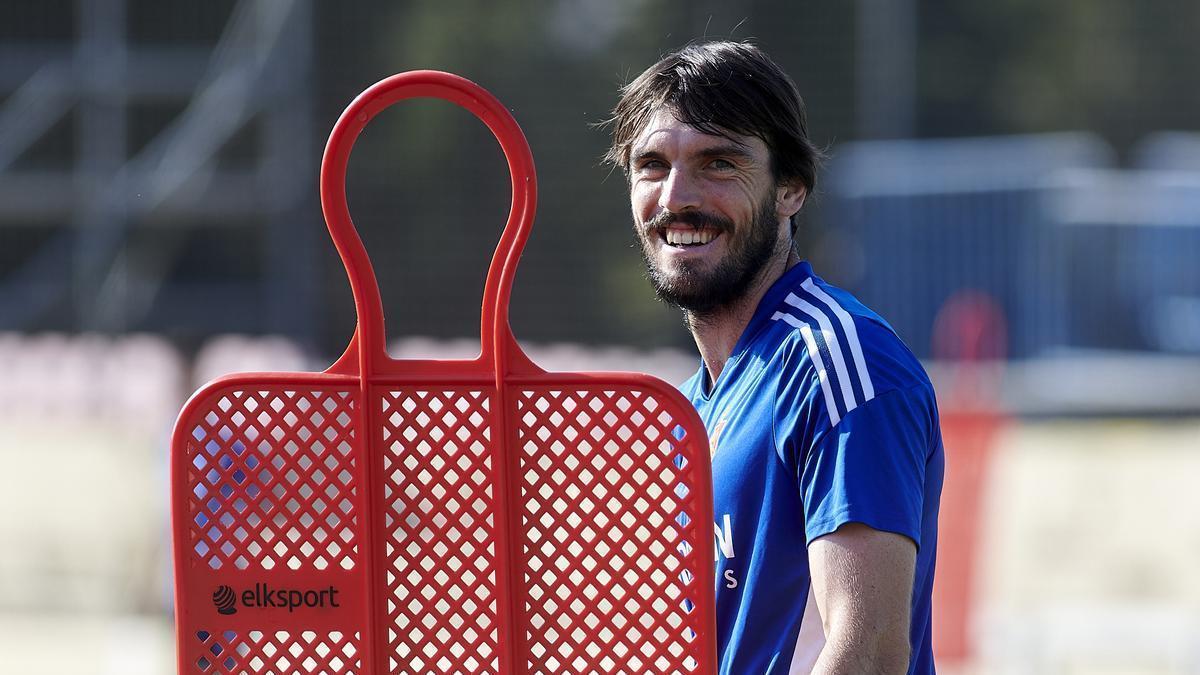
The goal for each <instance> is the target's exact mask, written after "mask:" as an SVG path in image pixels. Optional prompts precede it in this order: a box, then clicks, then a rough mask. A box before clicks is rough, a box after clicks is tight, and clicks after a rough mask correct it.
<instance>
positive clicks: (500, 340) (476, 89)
mask: <svg viewBox="0 0 1200 675" xmlns="http://www.w3.org/2000/svg"><path fill="white" fill-rule="evenodd" d="M410 98H438V99H442V100H446V101H450V102H451V103H454V104H457V105H459V106H461V107H463V108H466V109H467V110H469V111H470V112H471V113H472V114H474V115H475V116H476V117H478V118H479V119H480V120H481V121H482V122H483V123H484V124H486V125H487V127H488V129H490V130H491V132H492V134H493V135H494V136H495V137H496V140H497V141H499V142H500V148H501V149H502V150H503V151H504V158H505V159H506V160H507V162H508V171H509V174H510V176H511V178H512V207H511V208H510V210H509V214H508V222H507V224H506V225H505V226H504V233H503V234H502V235H501V236H500V242H499V243H498V244H497V245H496V252H495V253H494V254H493V255H492V262H491V265H489V267H488V274H487V281H486V282H485V284H484V293H483V307H482V311H481V316H480V355H479V358H478V359H477V361H479V362H481V363H487V364H490V365H492V366H493V367H494V368H495V371H496V375H497V378H499V377H500V374H501V372H502V371H503V370H504V369H505V363H506V362H507V358H508V355H507V354H506V349H507V346H508V345H511V344H515V343H516V342H515V339H514V338H513V337H512V329H511V327H510V326H509V323H508V301H509V296H510V295H511V293H512V282H513V276H514V275H515V273H516V269H517V262H518V260H519V259H520V257H521V252H522V251H523V250H524V248H525V242H526V240H528V239H529V231H530V229H531V228H532V226H533V215H534V211H535V209H536V207H537V179H536V176H535V174H534V167H533V154H532V153H531V152H530V150H529V143H528V141H526V140H525V134H524V133H523V132H522V131H521V128H520V127H519V126H517V122H516V120H515V119H513V116H512V115H511V114H510V113H509V112H508V110H507V109H506V108H505V107H504V106H503V105H502V104H501V103H500V101H499V100H497V99H496V97H494V96H492V95H491V94H490V93H488V92H487V91H486V90H485V89H483V88H482V87H480V86H479V85H477V84H475V83H474V82H471V81H470V80H468V79H465V78H462V77H459V76H458V75H452V74H450V73H443V72H440V71H435V70H414V71H410V72H407V73H400V74H398V75H393V76H391V77H388V78H386V79H383V80H380V81H379V82H376V83H375V84H374V85H371V87H369V88H368V89H367V90H365V91H364V92H363V93H361V94H359V95H358V97H357V98H355V99H354V101H352V102H351V103H350V105H349V106H347V107H346V110H345V112H343V113H342V116H341V117H339V118H338V121H337V124H335V125H334V127H333V131H332V132H331V133H330V134H329V142H328V143H327V144H326V145H325V156H324V158H323V159H322V161H321V210H322V212H323V213H324V214H325V223H326V225H327V226H328V227H329V235H330V236H331V237H332V238H333V244H334V246H336V247H337V250H338V254H339V255H340V256H341V258H342V264H344V265H345V267H346V275H347V276H348V277H349V278H350V288H351V290H352V291H353V293H354V308H355V310H356V311H357V313H358V328H357V330H356V332H355V340H356V341H357V343H358V348H359V357H360V358H359V361H360V364H361V369H362V371H363V372H362V374H363V375H364V376H365V375H369V374H371V373H373V372H374V371H375V368H376V367H377V365H378V364H381V363H386V362H388V361H390V360H391V359H390V357H389V356H388V355H387V347H386V344H385V340H386V334H385V332H384V323H383V303H382V300H381V299H380V295H379V284H378V282H377V281H376V278H375V270H374V268H373V267H372V266H371V260H370V258H369V257H368V256H367V251H366V249H365V248H364V247H363V244H362V239H360V238H359V236H358V230H357V229H355V227H354V222H353V221H352V220H351V218H350V210H349V207H348V205H347V203H346V167H347V165H348V164H349V160H350V151H351V150H352V149H353V148H354V142H355V140H356V139H357V138H358V135H359V134H360V133H362V130H363V128H365V127H366V126H367V123H369V122H370V121H371V119H372V118H373V117H375V116H376V115H378V114H379V113H380V112H382V111H383V110H384V109H386V108H388V107H389V106H391V105H392V104H394V103H398V102H400V101H403V100H405V99H410Z"/></svg>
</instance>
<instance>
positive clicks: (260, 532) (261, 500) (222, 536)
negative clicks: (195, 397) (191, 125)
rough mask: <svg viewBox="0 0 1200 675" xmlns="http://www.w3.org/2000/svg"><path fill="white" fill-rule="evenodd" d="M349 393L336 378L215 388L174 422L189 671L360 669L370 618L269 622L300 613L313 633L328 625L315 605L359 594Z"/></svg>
mask: <svg viewBox="0 0 1200 675" xmlns="http://www.w3.org/2000/svg"><path fill="white" fill-rule="evenodd" d="M356 401H357V392H356V391H351V390H348V389H341V388H321V387H306V388H303V389H301V388H284V387H270V386H261V387H255V388H253V389H244V388H239V387H230V388H220V389H215V390H213V391H212V392H210V393H209V395H208V396H206V397H204V398H202V399H201V400H199V401H198V402H197V405H196V406H195V407H194V408H193V412H192V415H191V416H190V418H189V419H188V420H186V421H183V422H184V424H185V425H186V426H184V427H183V428H184V429H185V430H186V431H187V437H186V442H185V443H184V447H183V448H182V451H183V452H182V455H181V456H180V457H177V460H176V461H177V462H182V463H183V466H185V467H186V472H185V474H186V480H185V483H184V490H183V491H182V493H181V491H179V490H178V489H176V500H175V508H176V511H177V514H176V515H177V517H178V516H179V515H181V514H180V513H179V510H180V508H181V507H183V509H184V512H183V515H185V517H186V519H187V520H186V522H187V530H186V531H187V537H188V538H187V541H188V544H189V546H188V550H187V551H186V553H185V555H184V559H183V563H184V565H185V566H186V569H190V570H193V571H192V572H191V574H190V576H189V579H190V584H191V587H192V589H193V592H192V594H191V595H190V596H188V595H185V596H180V597H181V600H180V603H179V607H178V608H177V610H178V612H179V618H178V621H179V624H180V627H181V632H183V633H184V634H190V635H193V636H195V637H196V640H194V641H191V642H190V643H189V644H188V646H187V653H186V654H185V658H184V663H185V664H186V668H187V670H186V672H189V673H264V674H268V673H280V674H282V673H309V672H312V673H358V672H362V671H361V668H360V666H359V665H358V664H360V662H361V658H360V657H359V656H358V654H359V652H360V651H361V650H362V645H361V644H359V641H360V637H359V636H360V635H361V633H360V632H356V631H361V629H362V628H363V627H364V626H365V616H363V617H361V618H359V619H355V618H354V617H353V616H351V617H350V620H349V621H348V622H347V621H344V620H343V622H342V624H340V626H339V627H341V628H343V629H344V630H341V631H319V632H313V631H311V630H309V631H305V630H300V631H292V632H285V631H279V630H277V629H279V628H281V627H285V625H286V624H289V623H290V622H291V621H292V620H293V619H294V618H296V617H297V616H301V617H306V619H305V620H304V621H302V622H301V623H302V624H307V627H308V628H312V629H314V630H315V629H317V628H319V627H320V626H321V625H322V624H326V625H328V624H329V623H330V622H331V621H333V620H332V619H331V618H329V617H328V616H324V617H321V616H320V613H334V612H337V611H340V610H341V609H347V610H351V609H353V608H355V607H361V606H362V604H363V603H362V598H361V595H362V593H361V590H360V589H361V588H362V587H363V586H364V585H365V584H358V583H353V582H354V581H355V580H356V579H362V578H363V571H362V569H361V568H362V566H363V563H364V562H365V558H364V556H365V555H366V553H365V551H363V550H360V548H361V547H362V545H363V541H364V537H365V532H364V530H363V523H362V518H361V514H362V511H363V509H364V508H365V504H364V501H363V500H364V495H363V494H362V492H361V486H362V481H363V475H364V474H363V467H362V466H361V463H360V461H359V459H358V455H359V454H360V452H361V450H360V449H359V448H357V446H356V445H355V443H356V436H357V434H356V432H355V430H354V422H355V414H356V408H357V402H356ZM181 421H182V420H181ZM181 502H183V503H181ZM348 582H349V583H348ZM281 593H282V595H281ZM293 602H294V603H298V604H297V605H296V606H291V604H292V603H293ZM306 603H307V604H306ZM360 613H361V612H360ZM314 617H315V618H314ZM287 627H290V626H287ZM233 629H236V630H233ZM348 635H353V636H354V637H348ZM181 646H182V645H181Z"/></svg>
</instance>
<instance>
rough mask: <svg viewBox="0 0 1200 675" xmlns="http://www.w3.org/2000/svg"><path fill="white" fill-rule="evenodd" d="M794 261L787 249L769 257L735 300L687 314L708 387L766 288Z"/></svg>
mask: <svg viewBox="0 0 1200 675" xmlns="http://www.w3.org/2000/svg"><path fill="white" fill-rule="evenodd" d="M798 262H800V256H798V255H797V254H796V252H795V250H792V249H789V250H788V252H787V255H780V256H775V257H773V258H772V260H771V263H770V264H768V265H767V266H766V267H765V268H764V270H763V273H762V274H761V275H759V278H758V279H757V280H755V282H754V284H753V285H751V287H750V289H749V290H747V291H746V294H745V295H743V296H742V297H741V298H739V299H738V300H736V301H735V302H733V303H731V304H729V305H727V306H725V307H722V308H720V309H718V310H717V311H714V312H712V313H709V314H705V315H704V316H696V315H693V314H688V315H687V317H686V318H687V325H688V330H690V331H691V333H692V338H693V339H694V340H695V341H696V348H697V349H699V350H700V358H701V359H702V360H703V361H704V367H705V369H706V370H708V381H709V383H710V386H711V385H712V384H715V383H716V381H717V378H718V377H720V376H721V371H722V370H724V369H725V362H726V361H728V360H729V357H730V355H731V354H732V353H733V348H734V347H735V346H737V342H738V340H739V339H740V338H741V337H742V333H744V332H745V330H746V325H747V324H749V323H750V319H751V318H753V317H754V312H755V310H757V309H758V303H760V302H761V301H762V298H763V296H764V295H766V293H767V290H768V289H770V288H771V286H772V285H774V283H775V282H776V281H778V280H779V277H781V276H783V273H784V272H786V271H788V270H790V269H791V268H792V267H793V266H795V265H796V263H798Z"/></svg>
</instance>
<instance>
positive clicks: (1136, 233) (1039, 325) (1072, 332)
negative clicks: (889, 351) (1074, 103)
mask: <svg viewBox="0 0 1200 675" xmlns="http://www.w3.org/2000/svg"><path fill="white" fill-rule="evenodd" d="M1135 155H1136V157H1137V166H1136V167H1135V168H1129V169H1118V168H1115V156H1114V153H1113V152H1112V151H1111V149H1110V148H1109V147H1108V146H1107V145H1106V144H1105V143H1104V142H1103V141H1102V140H1100V139H1099V138H1096V137H1094V136H1091V135H1088V134H1049V135H1038V136H1014V137H1000V138H984V139H957V140H931V141H880V142H859V143H850V144H846V145H843V146H840V148H838V150H837V151H836V153H835V160H834V161H833V164H832V166H831V169H830V179H829V181H828V183H827V184H828V185H830V187H829V188H828V190H829V199H828V201H827V203H826V209H827V210H826V214H827V218H826V219H827V220H828V221H829V222H830V223H831V228H830V230H829V235H828V236H829V237H830V238H832V239H835V240H836V242H837V245H836V246H835V247H833V249H834V250H833V251H832V252H831V253H830V254H829V255H828V256H827V257H828V258H830V259H831V261H830V262H831V263H832V264H828V265H827V268H826V269H825V271H826V273H828V274H829V276H830V277H831V278H832V279H833V280H834V281H837V282H840V283H842V284H844V285H846V286H847V287H849V288H850V289H852V290H853V291H855V292H856V293H857V294H858V296H859V297H860V298H861V299H862V300H863V301H864V302H865V303H866V304H867V305H868V306H870V307H871V308H872V309H875V310H876V311H878V312H879V313H880V314H881V315H882V316H884V317H886V318H887V320H888V321H889V322H890V323H891V324H892V325H893V326H894V327H895V328H896V329H897V331H898V332H899V333H900V335H901V336H902V337H903V338H904V339H905V341H906V342H907V343H908V345H909V346H910V347H911V348H912V349H913V350H914V351H915V352H916V353H917V354H918V355H919V356H921V357H922V358H925V359H928V358H930V357H931V356H936V355H934V354H932V352H931V349H932V347H931V342H932V331H933V326H934V320H935V317H936V316H937V315H938V312H939V310H941V309H942V308H943V307H944V306H945V305H946V303H947V302H948V301H949V300H950V299H951V298H952V297H954V296H955V295H956V294H959V293H961V292H962V291H964V290H970V291H976V292H982V293H984V294H986V295H987V296H990V298H991V299H992V300H993V301H994V302H995V303H996V304H997V305H998V307H999V308H1000V309H1001V311H1002V312H1003V314H1004V318H1005V323H1007V325H1008V332H1009V334H1008V336H1007V350H1006V351H1007V353H1006V356H1007V358H1008V359H1010V366H1011V367H1010V368H1009V373H1008V376H1007V378H1006V380H1005V382H1004V383H1003V385H1004V387H1005V394H1004V396H1003V398H1004V400H1005V402H1006V404H1007V407H1008V408H1009V409H1011V410H1015V411H1017V412H1029V413H1062V412H1068V413H1072V414H1074V413H1089V414H1100V413H1130V412H1195V411H1196V410H1197V409H1200V387H1198V386H1197V385H1196V380H1197V378H1196V377H1195V373H1196V372H1197V369H1198V368H1200V361H1197V360H1196V357H1197V356H1200V265H1197V264H1196V263H1197V261H1200V135H1192V134H1182V133H1172V134H1161V135H1156V136H1153V137H1150V138H1148V139H1147V140H1146V141H1145V142H1144V143H1143V144H1142V146H1141V147H1140V149H1139V151H1138V152H1136V153H1135ZM933 369H934V370H935V371H936V370H937V368H936V367H934V368H933Z"/></svg>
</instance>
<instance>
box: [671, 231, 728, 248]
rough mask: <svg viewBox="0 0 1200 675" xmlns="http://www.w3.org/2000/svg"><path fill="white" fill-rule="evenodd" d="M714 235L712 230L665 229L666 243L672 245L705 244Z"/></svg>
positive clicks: (714, 236) (713, 237)
mask: <svg viewBox="0 0 1200 675" xmlns="http://www.w3.org/2000/svg"><path fill="white" fill-rule="evenodd" d="M716 236H717V235H716V233H714V232H713V231H712V230H667V243H668V244H670V245H672V246H687V245H689V244H707V243H708V242H710V241H712V240H713V239H715V238H716Z"/></svg>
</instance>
